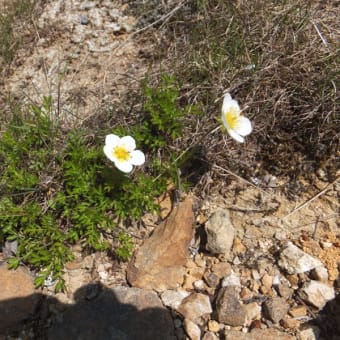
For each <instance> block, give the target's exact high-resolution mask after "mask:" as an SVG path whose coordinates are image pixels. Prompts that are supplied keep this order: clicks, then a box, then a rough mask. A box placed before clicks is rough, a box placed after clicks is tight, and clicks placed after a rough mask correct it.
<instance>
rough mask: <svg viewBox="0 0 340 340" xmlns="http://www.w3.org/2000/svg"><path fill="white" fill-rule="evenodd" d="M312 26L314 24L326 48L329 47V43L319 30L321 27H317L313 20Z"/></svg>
mask: <svg viewBox="0 0 340 340" xmlns="http://www.w3.org/2000/svg"><path fill="white" fill-rule="evenodd" d="M312 24H313V26H314V28H315V30H316V32H317V33H318V35H319V37H320V39H321V41H322V43H323V44H324V45H325V46H326V47H328V42H327V40H326V39H325V38H324V37H323V36H322V34H321V32H320V30H319V27H318V26H317V25H316V23H315V22H314V21H313V20H312Z"/></svg>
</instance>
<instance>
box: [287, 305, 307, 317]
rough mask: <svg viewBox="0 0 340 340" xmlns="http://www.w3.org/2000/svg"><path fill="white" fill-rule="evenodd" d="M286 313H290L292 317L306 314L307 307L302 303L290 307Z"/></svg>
mask: <svg viewBox="0 0 340 340" xmlns="http://www.w3.org/2000/svg"><path fill="white" fill-rule="evenodd" d="M288 314H289V315H291V316H292V317H294V318H298V317H301V316H306V315H307V308H306V306H303V305H301V306H296V307H293V308H291V309H290V310H289V313H288Z"/></svg>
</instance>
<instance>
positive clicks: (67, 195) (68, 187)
mask: <svg viewBox="0 0 340 340" xmlns="http://www.w3.org/2000/svg"><path fill="white" fill-rule="evenodd" d="M144 89H145V105H144V113H145V120H144V121H143V123H142V124H138V125H137V124H136V125H135V126H132V127H131V128H130V131H127V130H123V129H122V128H119V127H116V128H115V129H114V131H115V133H118V132H119V134H120V135H126V134H130V133H131V132H132V133H133V135H134V136H135V137H136V140H137V143H138V144H139V145H140V146H141V147H142V148H145V149H146V150H149V151H148V152H149V154H148V157H149V158H150V161H149V162H148V166H147V168H146V171H143V172H142V171H138V170H137V171H135V173H134V174H133V175H126V174H124V173H122V172H120V171H119V170H118V169H116V168H115V167H114V165H113V163H110V162H109V161H108V160H106V158H105V157H104V153H103V140H104V136H102V135H101V134H97V133H96V132H95V133H94V134H93V131H91V134H90V133H89V131H88V130H86V129H85V128H84V129H77V130H73V131H72V130H70V131H68V132H67V134H66V136H65V135H64V131H61V130H60V129H59V126H58V121H57V120H56V117H55V115H54V110H53V108H52V106H51V98H45V99H44V103H43V105H42V106H41V107H38V106H33V107H31V109H30V110H28V111H27V112H22V111H20V110H19V111H18V112H16V113H14V114H13V117H12V120H11V122H10V123H9V124H8V126H7V129H6V130H5V131H4V132H3V134H2V135H1V139H0V160H1V164H2V167H1V169H0V194H1V197H3V198H2V199H1V200H0V240H1V241H2V242H3V241H4V240H8V241H15V240H17V241H18V250H17V253H16V254H15V257H13V258H10V259H9V260H8V262H9V265H10V267H11V268H15V267H17V266H18V265H19V264H20V263H21V262H23V263H26V264H29V265H31V266H33V267H35V268H37V269H38V275H37V278H36V281H35V283H36V285H37V286H42V285H44V283H45V282H46V280H48V279H52V280H56V281H57V285H56V289H64V281H63V276H62V275H63V267H64V264H65V262H67V261H70V260H71V259H72V258H73V255H72V252H71V250H70V245H71V244H73V243H75V242H81V244H82V245H83V246H84V247H87V248H89V249H94V250H109V249H110V248H111V243H110V242H109V239H110V238H113V240H116V241H114V244H115V248H114V249H113V251H114V252H115V253H116V255H117V256H118V257H120V258H122V259H124V260H126V259H127V258H128V257H129V256H130V254H131V251H132V249H133V242H132V240H131V237H130V236H129V235H128V234H127V233H126V232H124V231H122V230H120V231H119V232H117V229H116V226H117V224H118V223H121V222H122V223H124V221H126V220H131V219H135V220H136V219H137V220H138V219H140V218H141V217H142V216H143V214H144V213H145V212H146V211H154V212H155V211H158V206H157V204H156V203H155V197H157V196H159V195H161V194H162V193H164V192H165V191H166V188H167V185H168V183H169V181H171V182H175V183H176V182H177V179H178V171H177V167H178V164H179V163H178V158H179V157H178V154H177V152H174V151H172V150H171V148H170V145H171V143H172V142H173V141H174V140H175V139H176V138H177V137H179V136H180V134H181V132H182V129H183V121H184V119H185V115H186V114H187V112H188V110H187V108H181V107H180V105H179V102H178V100H179V89H178V85H177V84H176V83H175V80H174V79H173V78H171V77H169V76H164V77H163V78H162V82H161V86H160V87H159V88H151V87H148V86H145V87H144ZM159 152H161V153H162V159H159V158H158V157H155V156H156V153H159ZM153 158H154V159H153ZM108 235H111V236H110V237H109V238H108V237H107V236H108Z"/></svg>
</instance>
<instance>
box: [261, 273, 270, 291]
mask: <svg viewBox="0 0 340 340" xmlns="http://www.w3.org/2000/svg"><path fill="white" fill-rule="evenodd" d="M261 282H262V285H263V287H264V289H265V291H266V292H269V291H270V290H271V288H272V285H273V277H272V276H270V275H268V274H267V273H266V274H264V275H263V276H262V279H261Z"/></svg>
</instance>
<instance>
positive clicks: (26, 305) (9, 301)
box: [0, 264, 41, 335]
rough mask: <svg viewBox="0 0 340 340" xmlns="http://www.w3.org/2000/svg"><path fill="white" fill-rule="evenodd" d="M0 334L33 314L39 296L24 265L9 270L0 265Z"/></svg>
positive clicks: (17, 325) (15, 326)
mask: <svg viewBox="0 0 340 340" xmlns="http://www.w3.org/2000/svg"><path fill="white" fill-rule="evenodd" d="M0 287H1V288H0V335H1V334H3V333H4V332H6V331H12V330H13V331H14V330H16V329H18V328H19V327H20V326H21V325H20V323H21V322H22V321H24V320H26V319H28V318H30V317H31V316H33V314H34V312H35V309H36V307H37V304H38V302H39V300H40V298H41V295H40V294H35V289H34V283H33V277H32V276H31V275H30V273H29V271H28V270H26V269H25V268H24V267H21V266H20V267H18V268H17V269H16V270H9V269H8V268H7V265H4V264H3V265H1V266H0Z"/></svg>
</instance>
